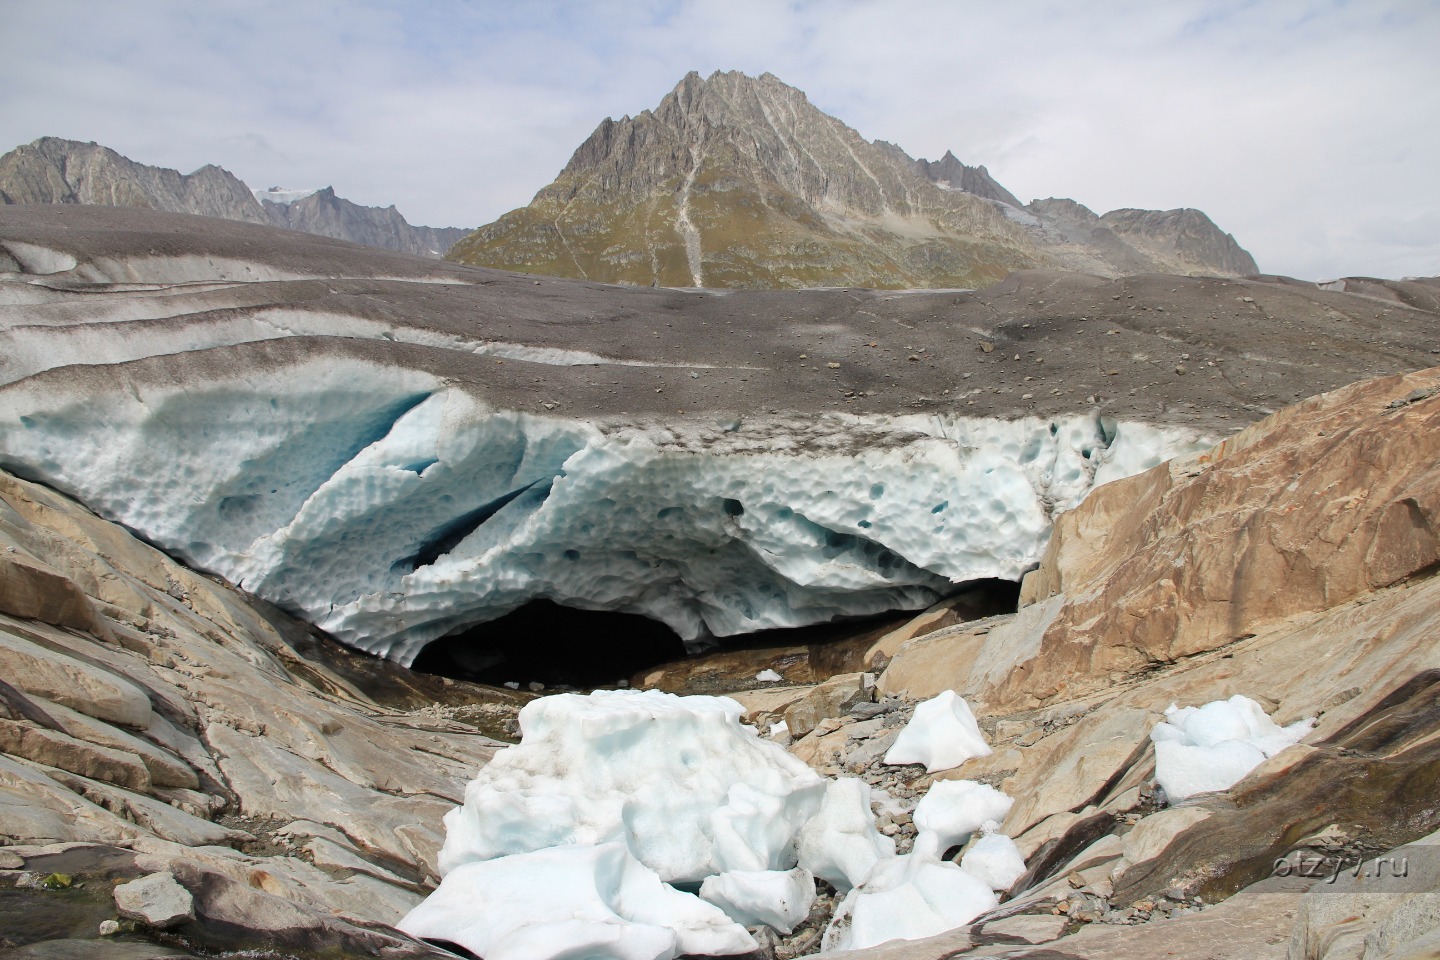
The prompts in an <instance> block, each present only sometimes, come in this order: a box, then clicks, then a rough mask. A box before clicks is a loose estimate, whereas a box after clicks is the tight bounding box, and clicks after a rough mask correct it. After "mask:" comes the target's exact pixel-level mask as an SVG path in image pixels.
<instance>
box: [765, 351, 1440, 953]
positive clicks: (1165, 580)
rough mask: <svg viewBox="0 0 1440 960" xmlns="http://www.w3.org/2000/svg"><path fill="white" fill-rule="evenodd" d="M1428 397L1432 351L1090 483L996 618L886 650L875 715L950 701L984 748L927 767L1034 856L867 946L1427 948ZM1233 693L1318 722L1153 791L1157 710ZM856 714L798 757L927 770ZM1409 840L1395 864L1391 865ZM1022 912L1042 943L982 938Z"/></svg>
mask: <svg viewBox="0 0 1440 960" xmlns="http://www.w3.org/2000/svg"><path fill="white" fill-rule="evenodd" d="M1437 404H1440V368H1437V369H1431V370H1427V371H1422V372H1419V373H1415V374H1410V375H1407V376H1404V377H1393V378H1384V379H1380V380H1374V381H1368V382H1364V383H1359V384H1356V385H1354V386H1351V387H1347V388H1344V389H1342V390H1339V391H1335V392H1333V393H1329V394H1325V395H1322V396H1320V397H1316V398H1313V399H1312V400H1309V401H1306V402H1305V403H1301V404H1297V405H1295V406H1294V407H1291V408H1288V409H1286V410H1284V411H1281V412H1280V413H1278V414H1276V415H1275V416H1272V417H1270V418H1268V419H1267V420H1265V421H1262V422H1261V423H1259V424H1256V425H1254V426H1252V427H1250V428H1248V429H1247V430H1246V431H1244V432H1242V433H1241V434H1239V435H1237V436H1235V437H1233V438H1231V439H1229V440H1227V441H1224V442H1223V443H1221V444H1220V445H1218V446H1217V447H1216V448H1215V449H1214V450H1212V451H1209V452H1207V453H1205V454H1202V455H1199V456H1196V457H1190V458H1180V459H1177V460H1176V461H1173V462H1171V463H1169V464H1165V465H1163V466H1161V467H1157V468H1155V469H1154V470H1151V471H1148V472H1146V473H1144V474H1141V475H1139V476H1136V477H1132V478H1130V479H1127V480H1124V481H1119V482H1117V483H1114V484H1111V485H1107V486H1106V487H1103V488H1101V489H1100V490H1098V491H1097V492H1096V493H1095V495H1094V496H1093V497H1091V498H1089V499H1087V500H1086V502H1085V503H1083V504H1082V505H1080V506H1079V507H1078V508H1076V509H1075V510H1073V511H1071V512H1069V513H1067V514H1065V515H1064V516H1062V518H1061V519H1060V520H1059V522H1058V523H1057V527H1056V533H1055V536H1054V537H1053V538H1052V540H1051V544H1050V547H1049V550H1048V552H1047V555H1046V558H1045V560H1044V561H1043V562H1042V565H1041V567H1040V569H1039V570H1038V571H1036V572H1035V573H1032V574H1031V575H1029V577H1027V579H1026V581H1025V584H1024V588H1023V591H1022V603H1023V604H1025V605H1024V606H1023V607H1022V609H1021V610H1020V612H1019V613H1018V614H1016V615H1013V616H1002V617H992V618H987V619H984V620H978V621H972V622H965V623H959V624H954V625H951V626H947V627H943V628H942V629H940V630H937V631H933V632H931V633H928V634H922V635H920V636H917V637H915V638H913V639H911V640H909V641H907V642H905V643H904V644H903V645H901V646H900V648H899V649H898V650H897V651H896V652H895V656H894V658H893V660H891V661H890V664H889V666H888V668H887V669H886V670H885V672H884V673H883V674H882V675H881V676H880V678H879V681H878V684H877V697H878V698H879V700H880V703H879V704H877V708H879V707H880V706H881V705H883V704H886V703H899V702H900V701H898V700H894V699H893V698H895V697H896V696H897V694H902V693H903V695H904V696H906V697H909V698H912V699H914V698H923V697H927V696H930V695H932V694H933V693H934V692H937V691H940V690H945V689H953V690H956V691H958V692H961V693H963V694H964V695H965V696H967V697H968V698H970V699H971V702H972V703H974V704H975V712H976V714H977V716H978V717H979V719H980V723H981V726H982V729H984V730H985V731H986V732H987V734H988V735H990V737H991V739H990V742H991V745H992V747H993V749H994V753H993V754H992V755H991V756H990V757H985V758H982V759H979V760H972V761H970V762H968V763H966V764H964V765H962V766H961V767H960V768H959V769H957V770H955V771H953V772H951V773H947V774H941V776H953V777H955V778H961V779H978V780H981V781H983V782H987V783H993V784H995V785H996V786H998V787H1000V788H1001V789H1003V790H1004V791H1005V792H1007V793H1009V794H1010V795H1011V796H1014V797H1016V803H1015V805H1014V807H1013V808H1012V809H1011V812H1010V814H1009V815H1008V817H1007V818H1006V822H1005V824H1004V829H1005V831H1006V832H1008V833H1010V834H1012V835H1014V836H1016V838H1017V844H1018V846H1019V847H1020V849H1021V851H1022V852H1023V853H1024V854H1025V856H1026V862H1027V868H1028V874H1027V876H1026V877H1025V878H1022V881H1021V882H1020V883H1019V884H1017V887H1016V888H1015V889H1013V890H1012V899H1011V900H1010V901H1009V902H1007V903H1006V904H1004V905H1002V907H1001V909H1000V911H997V912H996V913H995V914H992V915H991V916H990V917H986V918H981V922H979V923H977V924H975V925H973V926H972V927H970V928H969V929H968V930H966V931H963V932H956V933H952V934H947V935H945V936H943V937H939V938H935V939H934V940H932V941H921V942H916V943H913V944H906V945H904V946H903V947H900V946H896V947H893V948H884V949H881V950H878V951H876V952H875V954H874V955H875V956H894V957H906V958H921V957H924V958H938V957H942V956H954V955H975V956H984V955H998V954H1001V953H1003V955H1005V956H1037V957H1039V956H1056V955H1063V956H1077V957H1084V956H1131V955H1136V956H1139V955H1153V952H1154V951H1155V950H1156V949H1163V951H1164V952H1165V953H1166V954H1167V955H1168V954H1169V953H1172V952H1173V953H1174V954H1175V955H1177V956H1191V955H1194V956H1202V955H1205V954H1204V952H1203V951H1204V950H1209V949H1212V946H1209V945H1201V944H1197V943H1192V942H1190V939H1189V938H1190V937H1192V936H1195V935H1198V934H1199V933H1200V932H1201V931H1203V930H1207V929H1221V928H1224V929H1226V930H1227V934H1226V935H1227V937H1230V938H1232V939H1231V940H1230V941H1229V942H1230V943H1232V945H1233V947H1234V950H1235V951H1237V954H1238V953H1239V952H1243V954H1244V955H1246V956H1250V955H1256V956H1276V957H1278V956H1285V955H1287V950H1288V956H1289V957H1291V958H1295V960H1299V958H1306V960H1310V958H1315V960H1318V958H1321V957H1331V958H1335V957H1340V956H1347V957H1348V956H1357V957H1358V956H1361V955H1362V953H1363V951H1362V947H1364V945H1365V944H1369V945H1370V946H1369V949H1372V950H1373V949H1375V945H1376V944H1382V945H1383V949H1385V950H1390V951H1392V953H1387V954H1374V955H1394V956H1402V955H1403V956H1412V955H1413V956H1424V955H1426V954H1425V952H1424V951H1425V950H1427V949H1430V947H1429V944H1430V943H1431V942H1432V940H1433V938H1434V937H1435V936H1436V935H1437V933H1436V931H1437V929H1440V914H1437V913H1436V912H1435V910H1434V903H1435V902H1436V900H1435V898H1436V897H1437V896H1440V885H1437V882H1436V875H1435V867H1434V865H1435V864H1436V863H1440V857H1437V855H1436V851H1437V850H1440V848H1437V847H1435V846H1434V845H1433V844H1434V837H1433V833H1434V831H1435V829H1436V827H1437V825H1440V820H1437V814H1436V809H1435V806H1434V797H1435V795H1436V791H1437V789H1440V781H1437V776H1440V708H1437V703H1440V700H1437V696H1440V652H1437V649H1436V647H1435V645H1434V643H1433V637H1434V635H1435V631H1436V630H1437V629H1440V578H1436V577H1435V575H1434V574H1435V572H1436V571H1437V569H1440V554H1437V549H1440V537H1437V529H1440V527H1437V524H1436V522H1435V516H1436V510H1437V505H1440V500H1437V490H1440V486H1437V467H1436V464H1437V457H1436V453H1437V451H1436V450H1435V449H1434V437H1435V436H1436V435H1437V433H1436V426H1437V424H1436V423H1434V422H1432V421H1434V418H1435V417H1436V415H1437V410H1440V406H1437ZM1236 693H1241V694H1247V695H1251V696H1257V697H1260V698H1261V700H1262V702H1263V704H1264V706H1265V709H1266V710H1267V712H1270V713H1271V715H1272V716H1273V718H1274V719H1275V720H1276V721H1277V722H1287V723H1288V722H1293V721H1295V720H1298V719H1301V718H1303V717H1318V723H1317V725H1316V727H1315V729H1314V731H1313V732H1312V733H1311V734H1309V735H1307V736H1306V737H1305V740H1304V742H1303V743H1301V744H1299V745H1297V746H1293V747H1290V748H1288V749H1286V750H1284V751H1282V752H1280V753H1278V754H1276V755H1275V756H1274V757H1272V758H1271V759H1269V760H1267V761H1265V762H1264V763H1262V764H1261V765H1260V766H1259V767H1258V768H1256V769H1255V770H1253V771H1252V772H1251V773H1250V774H1249V775H1248V776H1247V777H1245V779H1243V780H1242V781H1240V782H1239V783H1237V784H1236V785H1235V786H1233V787H1232V788H1231V789H1230V790H1228V791H1226V792H1223V793H1216V794H1203V795H1200V796H1197V797H1195V798H1192V799H1191V800H1189V801H1187V802H1185V803H1184V804H1182V805H1179V806H1174V807H1168V806H1162V805H1161V803H1162V801H1163V798H1162V797H1160V796H1159V795H1158V794H1157V793H1156V791H1155V787H1154V776H1155V768H1154V749H1153V745H1152V744H1151V743H1150V740H1149V734H1150V731H1151V730H1152V729H1153V727H1154V726H1155V724H1156V723H1157V722H1158V721H1160V720H1161V719H1162V718H1163V711H1164V710H1165V708H1166V707H1168V706H1169V705H1170V704H1172V703H1179V704H1181V705H1198V704H1201V703H1206V702H1209V701H1212V700H1216V699H1222V698H1225V697H1228V696H1231V695H1233V694H1236ZM890 709H897V708H895V707H892V708H890ZM898 709H900V710H902V711H903V709H904V707H903V706H901V707H899V708H898ZM867 723H869V721H866V720H860V719H858V718H855V717H845V718H840V719H838V720H829V721H822V722H821V723H820V724H819V725H818V726H817V727H816V731H815V733H814V734H812V735H811V736H809V737H806V738H804V739H802V740H801V741H799V742H798V743H796V744H795V746H794V747H793V749H794V751H795V752H796V753H797V755H799V756H802V757H806V758H811V757H814V758H816V761H815V762H817V765H822V769H823V765H824V764H829V765H831V766H832V767H834V768H839V767H844V768H847V769H850V770H854V771H856V772H859V773H861V774H862V775H863V776H865V777H866V778H867V779H869V780H870V781H871V782H872V783H875V784H876V785H879V786H888V788H889V789H891V790H892V791H895V790H900V791H901V793H900V795H902V796H903V789H904V785H910V786H911V787H912V788H914V789H920V788H923V786H924V784H925V779H926V778H918V779H917V777H916V775H915V774H914V773H908V774H907V773H906V772H904V771H897V770H891V769H887V768H884V767H883V766H877V765H875V764H874V762H873V760H872V759H870V758H871V757H873V751H871V750H870V749H868V747H867V744H868V742H869V741H870V740H872V739H874V738H876V737H880V736H882V735H883V729H882V730H876V731H870V730H868V729H866V724H867ZM827 742H828V746H827V745H826V744H827ZM857 766H858V769H857ZM897 784H899V785H900V786H896V785H897ZM1407 844H1409V846H1407ZM1376 854H1383V856H1381V857H1379V859H1378V860H1375V859H1372V858H1374V857H1375V856H1376ZM1407 857H1408V858H1409V862H1410V863H1411V864H1413V869H1412V871H1411V873H1410V874H1409V875H1407V876H1405V877H1403V878H1399V879H1398V880H1397V879H1396V878H1395V877H1394V876H1387V875H1386V873H1385V871H1386V869H1391V870H1393V869H1394V867H1393V866H1392V865H1393V864H1399V863H1401V862H1402V861H1403V860H1405V858H1407ZM1381 864H1385V865H1387V866H1381ZM1337 877H1340V878H1342V879H1344V882H1343V883H1340V884H1339V885H1338V886H1337V885H1336V878H1337ZM1307 890H1309V892H1308V893H1306V891H1307ZM1367 898H1369V899H1367ZM1217 901H1224V902H1223V903H1221V904H1220V905H1219V906H1214V907H1212V906H1210V905H1212V904H1215V903H1216V902H1217ZM1037 914H1038V915H1041V916H1045V915H1056V914H1059V915H1064V916H1067V917H1069V918H1070V920H1071V922H1072V924H1078V926H1074V927H1072V928H1071V931H1072V932H1070V933H1069V934H1068V935H1066V936H1063V937H1061V938H1060V939H1058V940H1055V941H1053V942H1052V943H1050V944H1049V945H1048V950H1050V951H1053V952H1044V951H1040V950H1035V951H1027V950H1023V949H1015V948H1013V947H1006V948H1005V950H1003V951H1002V949H1001V946H1002V945H1001V944H1000V943H997V942H996V941H995V940H994V939H992V938H991V937H990V936H989V934H988V933H987V931H988V929H989V926H988V925H989V924H990V923H991V922H994V921H996V920H999V919H1001V918H1008V917H1012V916H1017V917H1018V916H1027V915H1037ZM1222 921H1223V922H1222ZM1136 924H1143V925H1144V926H1145V933H1144V934H1143V935H1140V934H1138V933H1135V934H1132V933H1131V932H1129V930H1128V928H1129V927H1131V926H1133V925H1136ZM957 949H958V950H961V951H962V953H960V954H957V953H955V952H954V951H956V950H957ZM886 951H889V952H886ZM1146 951H1149V953H1147V952H1146ZM1193 951H1200V952H1193ZM1407 951H1408V952H1407ZM1363 955H1370V954H1363Z"/></svg>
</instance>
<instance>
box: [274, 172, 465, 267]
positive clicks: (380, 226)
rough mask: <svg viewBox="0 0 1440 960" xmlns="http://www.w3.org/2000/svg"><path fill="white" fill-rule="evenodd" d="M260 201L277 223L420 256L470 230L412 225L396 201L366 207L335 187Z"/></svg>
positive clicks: (437, 252) (434, 253)
mask: <svg viewBox="0 0 1440 960" xmlns="http://www.w3.org/2000/svg"><path fill="white" fill-rule="evenodd" d="M260 203H261V205H262V206H263V207H264V208H265V212H266V213H267V214H269V215H270V222H271V223H273V224H275V226H277V227H285V228H287V229H289V230H299V231H300V232H301V233H314V234H318V235H319V236H322V237H333V238H334V239H336V240H349V241H350V242H351V243H363V244H364V245H365V246H367V247H380V248H382V249H384V250H395V251H397V252H399V253H411V254H414V255H416V256H420V257H443V256H444V255H445V254H446V253H448V252H449V251H450V248H451V247H453V246H454V245H455V242H456V241H457V240H459V239H460V238H462V237H464V236H466V235H467V234H469V232H470V231H469V230H466V229H464V228H462V227H412V226H411V225H410V224H409V223H408V222H406V220H405V218H404V217H402V216H401V215H400V211H399V210H396V209H395V207H394V205H393V204H392V205H391V206H388V207H362V206H360V205H359V204H358V203H351V202H350V201H349V200H346V199H345V198H344V197H337V196H335V190H334V188H332V187H325V188H323V189H320V190H316V191H315V192H314V193H311V194H310V195H309V196H306V197H301V198H299V199H298V200H291V201H289V202H288V203H276V202H275V201H273V200H270V199H269V198H267V197H263V196H262V198H261V200H260Z"/></svg>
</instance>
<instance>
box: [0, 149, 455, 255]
mask: <svg viewBox="0 0 1440 960" xmlns="http://www.w3.org/2000/svg"><path fill="white" fill-rule="evenodd" d="M298 192H301V193H304V194H305V195H304V196H302V197H298V198H294V199H289V198H287V200H286V202H276V201H275V200H274V199H271V198H270V196H267V195H266V194H265V192H263V191H262V192H261V193H260V195H258V196H257V195H256V193H255V192H254V191H252V190H251V189H250V188H249V187H247V186H246V185H245V184H244V183H243V182H241V181H240V180H239V179H238V178H237V177H236V176H235V175H234V174H232V173H230V172H229V171H228V170H225V169H224V168H222V167H217V166H214V165H211V164H207V165H206V166H203V167H201V168H200V169H199V170H196V171H195V172H194V173H189V174H182V173H180V172H179V171H176V170H169V169H166V168H164V167H151V166H147V165H146V164H143V163H136V162H135V161H133V160H131V159H129V158H128V157H123V156H121V155H120V154H118V153H116V152H115V151H114V150H111V149H110V148H109V147H102V146H100V145H99V144H96V143H79V142H77V141H74V140H62V139H60V138H58V137H41V138H40V139H39V140H36V141H35V142H34V143H30V144H25V145H24V146H20V147H16V148H15V149H14V150H11V151H10V152H9V153H7V154H5V155H4V156H0V203H6V204H16V203H70V204H94V205H99V206H107V207H135V208H139V209H142V210H161V211H165V212H168V213H190V214H195V215H196V216H201V217H221V218H223V219H226V220H240V221H242V222H245V223H263V224H273V225H274V226H277V227H285V228H287V229H290V230H299V231H301V232H304V233H314V234H319V235H320V236H325V237H334V238H335V239H337V240H349V241H350V242H352V243H361V244H365V245H366V246H372V247H381V248H383V249H386V250H396V251H399V252H400V253H411V254H416V255H418V256H422V257H441V256H444V255H445V253H446V252H448V251H449V249H450V247H451V245H453V244H454V243H455V241H456V240H459V239H460V238H461V237H463V236H465V235H466V234H467V233H468V232H469V231H468V230H465V229H462V228H460V227H417V226H411V225H410V224H409V223H408V222H406V220H405V218H404V217H403V216H401V215H400V212H399V211H398V210H396V209H395V208H394V207H393V206H389V207H383V208H382V207H362V206H360V205H359V204H356V203H351V202H350V201H349V200H346V199H344V198H343V197H337V196H335V191H334V190H333V189H332V188H330V187H325V188H324V189H322V190H315V191H309V192H305V191H298ZM272 196H273V195H272Z"/></svg>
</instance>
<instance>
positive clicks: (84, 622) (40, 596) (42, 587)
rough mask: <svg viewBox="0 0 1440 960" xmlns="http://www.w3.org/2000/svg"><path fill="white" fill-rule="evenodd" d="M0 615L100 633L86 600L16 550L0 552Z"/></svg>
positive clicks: (40, 563)
mask: <svg viewBox="0 0 1440 960" xmlns="http://www.w3.org/2000/svg"><path fill="white" fill-rule="evenodd" d="M0 613H7V614H9V615H10V616H12V617H20V618H21V619H25V620H41V621H44V622H45V623H53V624H55V625H56V626H61V627H74V628H75V629H76V630H88V631H92V632H99V633H103V632H104V630H105V628H104V627H103V626H102V625H101V622H100V619H99V617H98V616H97V614H96V612H95V608H94V606H93V605H92V604H91V602H90V598H89V597H87V596H85V592H84V591H83V590H81V589H80V588H79V587H78V586H76V584H75V583H74V582H73V581H72V580H70V578H68V577H66V576H65V575H64V574H62V573H60V572H59V571H58V570H56V569H55V568H54V567H51V566H50V565H49V564H47V563H45V562H44V561H43V560H39V559H37V558H35V557H32V556H30V555H29V554H28V553H22V552H20V551H18V550H16V551H10V550H6V551H3V552H0Z"/></svg>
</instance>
